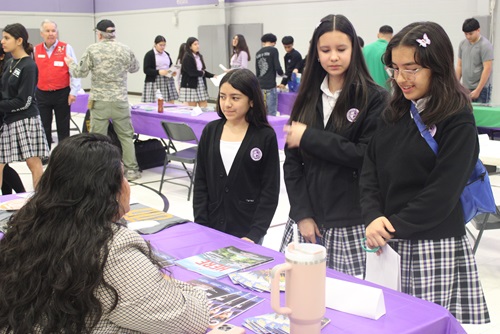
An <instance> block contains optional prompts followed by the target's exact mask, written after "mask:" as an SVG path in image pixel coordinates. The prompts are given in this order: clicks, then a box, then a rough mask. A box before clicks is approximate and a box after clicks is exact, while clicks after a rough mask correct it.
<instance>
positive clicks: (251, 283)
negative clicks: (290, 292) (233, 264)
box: [229, 269, 285, 292]
mask: <svg viewBox="0 0 500 334" xmlns="http://www.w3.org/2000/svg"><path fill="white" fill-rule="evenodd" d="M271 270H272V269H261V270H253V271H243V272H236V273H232V274H229V278H230V279H231V282H233V283H234V284H239V285H241V286H243V287H245V288H248V289H251V290H255V291H258V292H263V291H266V292H271ZM280 290H281V291H285V273H281V276H280Z"/></svg>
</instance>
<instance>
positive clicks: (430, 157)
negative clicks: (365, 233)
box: [360, 110, 479, 240]
mask: <svg viewBox="0 0 500 334" xmlns="http://www.w3.org/2000/svg"><path fill="white" fill-rule="evenodd" d="M436 129H437V130H436V133H435V135H434V139H435V140H436V142H437V143H438V154H437V157H436V155H435V154H434V152H433V151H432V150H431V148H430V147H429V145H428V144H427V142H426V141H425V139H424V138H423V137H422V136H421V135H420V132H419V131H418V129H417V125H416V124H415V122H414V121H413V119H412V118H411V116H410V111H409V110H408V112H407V113H406V114H405V115H404V116H403V117H402V118H401V119H400V120H399V121H398V122H397V123H396V124H393V125H385V126H383V127H382V128H381V129H380V130H379V131H377V133H376V134H375V135H374V136H373V139H372V142H371V143H370V145H369V147H368V149H367V152H366V157H365V163H364V165H363V172H362V174H361V181H360V187H361V207H362V209H363V216H364V218H365V223H366V224H367V225H368V224H370V223H371V222H372V221H373V220H374V219H375V218H378V217H380V216H385V217H387V219H388V220H389V221H390V222H391V224H392V225H393V227H394V229H395V230H396V233H395V237H396V238H403V239H412V240H418V239H433V240H438V239H443V238H450V237H460V236H463V235H465V225H464V219H463V212H462V205H461V204H460V201H459V199H460V194H461V193H462V191H463V189H464V186H465V184H466V182H467V179H468V178H469V176H470V175H471V173H472V170H473V168H474V164H475V163H476V161H477V158H478V154H479V144H478V139H477V130H476V126H475V123H474V116H473V115H472V112H471V111H470V110H463V111H462V112H460V113H458V114H456V115H453V116H451V117H449V118H447V119H445V120H444V121H442V122H440V123H438V124H437V125H436Z"/></svg>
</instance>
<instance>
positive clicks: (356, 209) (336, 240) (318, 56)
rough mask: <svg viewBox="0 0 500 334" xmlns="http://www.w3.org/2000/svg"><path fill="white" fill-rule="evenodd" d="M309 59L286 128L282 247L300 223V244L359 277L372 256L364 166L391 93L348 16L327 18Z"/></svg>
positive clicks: (315, 35) (330, 264) (319, 28)
mask: <svg viewBox="0 0 500 334" xmlns="http://www.w3.org/2000/svg"><path fill="white" fill-rule="evenodd" d="M307 59H308V60H307V71H305V72H304V75H303V77H302V80H301V85H300V88H299V92H298V95H297V100H296V101H295V104H294V106H293V109H292V114H291V117H290V124H289V125H288V126H286V128H285V131H286V133H287V138H286V147H285V155H286V158H285V163H284V166H283V169H284V176H285V184H286V188H287V193H288V198H289V200H290V219H289V221H288V223H287V225H286V227H285V233H284V236H283V240H282V244H281V250H282V251H283V250H284V248H285V247H286V246H287V245H288V243H289V242H291V241H292V234H293V233H292V231H293V225H294V224H297V225H298V229H299V231H300V236H299V237H300V240H301V242H311V243H320V244H322V245H323V246H325V247H326V250H327V266H328V267H330V268H333V269H335V270H338V271H341V272H344V273H346V274H349V275H356V276H359V275H362V274H363V273H364V269H365V258H366V254H365V251H364V250H363V249H362V247H361V239H362V238H363V237H364V230H365V228H364V224H363V218H362V217H361V207H360V205H359V189H358V180H359V172H360V170H361V166H362V164H363V156H364V153H365V149H366V147H367V145H368V142H369V140H370V138H371V136H372V135H373V133H374V131H375V128H376V124H377V122H378V120H379V116H380V113H381V112H382V110H383V109H385V108H386V107H387V101H388V92H387V91H386V90H385V89H383V88H382V87H380V86H378V85H377V84H376V83H375V82H374V81H373V80H372V78H371V76H370V74H369V72H368V69H367V67H366V64H365V61H364V58H363V54H362V52H361V47H360V46H359V40H358V37H357V35H356V31H355V30H354V27H353V26H352V24H351V22H349V20H348V19H347V18H346V17H345V16H343V15H328V16H326V17H324V18H323V19H322V20H321V22H320V23H319V24H318V26H317V27H316V29H314V32H313V36H312V39H311V43H310V47H309V52H308V54H307Z"/></svg>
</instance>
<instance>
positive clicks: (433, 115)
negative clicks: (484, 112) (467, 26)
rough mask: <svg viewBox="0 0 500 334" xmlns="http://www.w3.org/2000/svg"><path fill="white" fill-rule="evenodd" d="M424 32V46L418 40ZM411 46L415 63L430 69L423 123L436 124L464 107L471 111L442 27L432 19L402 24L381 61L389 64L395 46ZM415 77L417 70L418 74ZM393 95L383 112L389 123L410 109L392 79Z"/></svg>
mask: <svg viewBox="0 0 500 334" xmlns="http://www.w3.org/2000/svg"><path fill="white" fill-rule="evenodd" d="M424 34H427V37H428V38H429V40H430V41H431V43H430V44H428V45H427V47H422V46H420V44H419V42H417V39H422V38H423V36H424ZM401 46H405V47H410V48H413V49H414V50H415V55H414V58H415V62H416V63H417V64H419V65H421V66H422V67H424V68H428V69H429V70H430V71H431V80H430V87H429V92H428V94H427V95H426V96H429V97H430V99H429V101H428V102H427V104H426V107H425V110H424V111H423V112H422V120H423V122H424V123H425V124H429V125H430V124H436V123H439V122H441V121H442V120H444V119H445V118H447V117H449V116H450V115H453V114H455V113H457V112H459V111H460V110H462V109H463V108H464V107H468V108H469V109H470V110H471V111H472V105H471V101H470V98H469V94H468V92H467V90H466V89H465V88H464V87H463V86H462V85H461V84H460V82H459V81H458V79H457V77H456V75H455V69H454V65H453V46H452V44H451V41H450V39H449V37H448V35H447V34H446V32H445V31H444V29H443V28H442V27H441V26H440V25H439V24H437V23H434V22H415V23H412V24H409V25H407V26H406V27H404V28H403V29H402V30H401V31H400V32H399V33H397V34H396V35H395V36H394V37H393V38H392V39H391V41H390V42H389V44H388V45H387V50H386V52H385V54H384V63H385V65H386V66H388V67H391V66H393V64H392V51H393V49H394V48H397V47H401ZM417 76H418V73H417ZM391 81H392V83H391V85H392V88H393V94H392V98H391V101H390V103H389V108H387V110H386V112H385V113H384V119H385V120H386V121H388V122H396V121H397V120H398V119H400V118H401V117H402V116H403V115H404V114H405V113H407V112H409V110H410V104H411V101H409V100H407V99H406V98H405V97H404V95H403V92H402V91H401V89H400V88H399V87H398V84H397V83H396V81H395V80H391Z"/></svg>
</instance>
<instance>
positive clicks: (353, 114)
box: [346, 108, 359, 123]
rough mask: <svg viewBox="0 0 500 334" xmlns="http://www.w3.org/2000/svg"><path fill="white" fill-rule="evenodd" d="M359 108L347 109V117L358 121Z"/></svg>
mask: <svg viewBox="0 0 500 334" xmlns="http://www.w3.org/2000/svg"><path fill="white" fill-rule="evenodd" d="M358 114H359V110H358V109H356V108H351V109H349V110H348V111H347V114H346V117H347V120H348V121H349V122H351V123H353V122H355V121H356V117H358Z"/></svg>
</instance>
